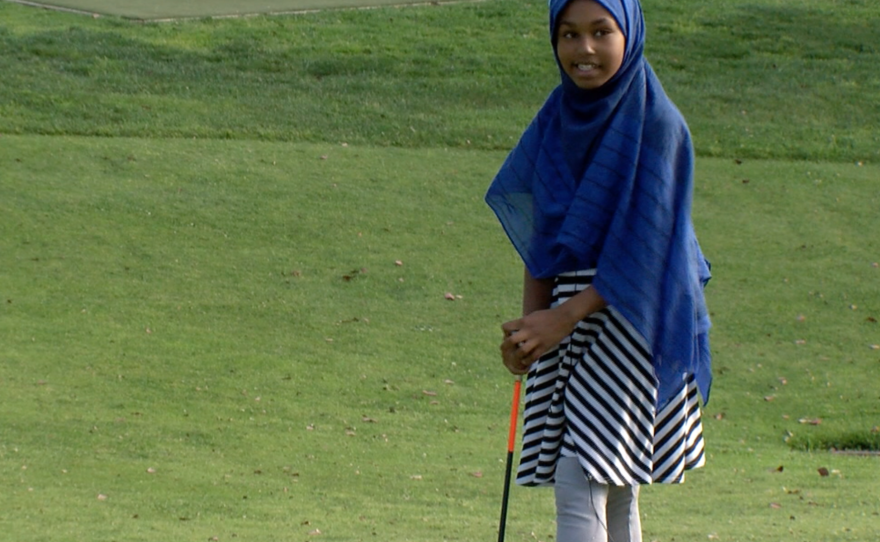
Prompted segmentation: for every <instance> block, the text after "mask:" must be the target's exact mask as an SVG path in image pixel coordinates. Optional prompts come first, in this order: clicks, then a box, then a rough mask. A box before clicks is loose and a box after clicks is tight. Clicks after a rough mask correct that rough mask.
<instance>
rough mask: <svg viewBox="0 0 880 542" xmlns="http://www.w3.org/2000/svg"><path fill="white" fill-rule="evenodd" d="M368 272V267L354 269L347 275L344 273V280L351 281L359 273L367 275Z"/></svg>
mask: <svg viewBox="0 0 880 542" xmlns="http://www.w3.org/2000/svg"><path fill="white" fill-rule="evenodd" d="M366 273H367V268H366V267H361V268H360V269H352V270H351V271H349V272H348V273H346V274H345V275H342V280H344V281H345V282H351V281H352V280H354V279H356V278H357V277H358V276H359V275H365V274H366Z"/></svg>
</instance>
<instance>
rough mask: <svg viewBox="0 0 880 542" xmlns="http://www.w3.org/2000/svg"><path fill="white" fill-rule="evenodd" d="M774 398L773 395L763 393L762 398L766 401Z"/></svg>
mask: <svg viewBox="0 0 880 542" xmlns="http://www.w3.org/2000/svg"><path fill="white" fill-rule="evenodd" d="M774 399H776V396H775V395H765V396H764V400H765V401H767V402H768V403H769V402H770V401H772V400H774Z"/></svg>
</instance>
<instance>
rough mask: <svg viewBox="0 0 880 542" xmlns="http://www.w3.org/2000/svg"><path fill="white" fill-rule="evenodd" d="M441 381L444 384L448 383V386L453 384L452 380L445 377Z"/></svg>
mask: <svg viewBox="0 0 880 542" xmlns="http://www.w3.org/2000/svg"><path fill="white" fill-rule="evenodd" d="M443 383H444V384H448V385H450V386H451V385H453V384H455V382H453V381H452V380H449V379H448V378H447V379H446V380H444V381H443Z"/></svg>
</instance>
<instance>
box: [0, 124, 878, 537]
mask: <svg viewBox="0 0 880 542" xmlns="http://www.w3.org/2000/svg"><path fill="white" fill-rule="evenodd" d="M2 141H3V143H4V144H3V146H2V149H3V150H2V151H0V159H2V160H3V163H4V164H7V165H8V166H11V167H7V168H6V169H5V171H6V172H7V176H6V177H5V183H4V184H5V187H6V188H5V190H6V193H7V194H9V195H10V197H8V198H7V199H5V200H4V202H3V206H4V207H3V209H2V210H3V216H4V217H6V218H5V220H4V221H3V222H2V224H3V227H4V230H3V231H2V232H0V233H2V235H0V239H2V240H3V241H2V243H3V244H2V246H0V254H3V262H2V263H3V266H2V267H3V269H6V270H14V272H6V273H5V274H4V275H3V276H2V277H3V282H2V285H3V286H2V290H3V292H4V297H5V299H4V300H3V301H4V304H3V306H2V313H0V328H2V329H4V330H5V334H6V339H5V341H4V344H5V348H4V352H3V354H2V356H3V363H2V364H0V366H2V372H0V383H2V386H3V388H4V396H5V397H6V398H7V406H6V407H5V408H4V421H3V426H4V438H3V442H2V445H0V466H2V467H0V468H2V472H3V473H4V477H5V478H6V482H7V483H8V487H10V489H11V491H9V492H6V493H4V495H3V497H2V499H3V501H2V504H3V506H2V508H3V510H4V511H5V512H4V513H5V514H7V519H8V520H11V521H10V523H9V524H10V525H11V528H12V529H14V532H16V533H17V534H18V536H19V537H18V538H17V540H57V539H64V538H65V536H64V535H63V533H67V536H73V537H76V538H81V537H83V536H86V534H85V533H87V532H89V533H92V535H91V536H92V538H91V539H96V540H101V539H103V540H110V539H113V538H118V537H122V538H125V539H127V540H151V539H156V537H157V536H158V537H160V538H169V537H171V538H181V537H184V538H192V537H205V538H208V537H211V536H220V537H222V538H224V539H229V538H230V536H231V533H235V534H237V535H238V537H239V538H242V539H251V540H260V539H261V535H264V534H265V533H266V532H267V529H268V530H270V531H273V532H274V531H284V532H290V533H293V534H292V535H291V539H294V540H299V539H306V538H307V537H308V533H309V532H311V531H313V530H314V529H319V530H321V531H322V533H323V538H322V540H360V539H369V538H371V537H372V536H373V535H372V533H373V532H376V533H377V534H376V536H379V537H381V538H382V539H384V540H444V539H448V540H470V539H472V538H474V537H475V534H476V535H477V536H476V537H477V538H485V537H490V536H492V534H491V533H492V530H493V529H494V522H495V518H496V517H497V502H498V501H497V499H498V489H499V487H500V482H501V475H502V463H501V460H502V457H503V438H499V435H502V434H503V432H504V423H505V419H504V418H505V416H504V411H505V405H506V402H507V400H508V396H509V387H508V385H507V382H508V379H507V378H506V377H504V375H503V373H502V372H501V371H499V369H498V367H497V365H496V364H495V363H494V362H493V361H492V360H493V359H494V358H495V355H496V354H495V347H494V344H495V341H496V339H497V337H496V336H495V335H496V333H495V331H494V326H493V325H492V324H491V323H492V322H497V321H499V320H500V319H501V318H502V317H503V316H507V315H510V314H513V313H515V310H516V309H515V306H516V300H515V299H514V296H511V295H510V292H511V291H514V290H515V289H516V282H517V272H516V267H517V266H516V263H515V256H514V255H513V254H511V251H510V250H509V248H508V247H507V245H506V243H505V242H504V240H503V239H502V238H501V235H500V233H499V232H498V229H497V228H496V227H495V226H494V225H493V223H492V219H491V217H490V216H488V215H487V214H486V213H485V212H484V210H483V208H482V203H481V202H480V201H479V192H480V187H482V186H484V185H485V180H486V178H487V177H488V176H490V175H491V172H492V171H493V170H494V168H495V167H497V164H498V162H499V161H500V160H501V159H502V157H503V153H486V152H474V151H443V150H425V149H419V150H388V149H367V148H357V147H342V146H338V145H337V146H330V145H296V146H293V147H291V146H290V145H288V144H281V143H260V142H252V143H240V142H224V141H161V140H137V139H134V140H128V139H121V138H119V139H101V140H89V139H81V138H53V139H51V140H47V139H45V138H41V137H18V136H5V137H3V138H2ZM46 153H48V154H50V155H51V156H53V160H51V161H46V160H45V159H44V156H45V155H46ZM323 157H326V158H323ZM389 163H393V164H395V167H388V164H389ZM700 168H701V169H700V172H699V175H700V178H701V179H703V180H704V181H703V182H701V183H700V187H701V188H700V190H699V192H698V194H697V209H698V215H697V224H698V227H699V229H700V233H701V235H702V238H703V242H704V245H705V246H706V247H707V249H708V250H709V251H711V255H712V257H713V259H714V260H715V266H716V267H715V269H716V281H715V282H714V283H713V285H712V287H711V288H710V301H711V303H712V307H713V310H714V318H715V323H716V326H717V327H716V332H715V335H714V349H715V351H716V358H717V365H718V371H717V374H718V377H717V381H716V389H715V392H714V396H713V398H712V403H711V404H710V408H709V410H708V411H707V414H708V416H707V420H706V430H707V440H708V442H709V446H710V448H709V450H710V461H711V465H712V466H711V468H709V469H706V471H704V472H699V473H695V474H694V475H693V476H691V480H690V482H689V483H688V484H687V486H686V488H681V489H679V488H653V489H650V490H646V492H645V497H644V501H645V525H646V527H645V528H646V532H647V533H648V534H649V535H650V536H652V537H653V538H652V539H660V540H668V539H670V538H671V537H673V536H675V537H684V539H694V538H695V537H697V535H699V538H703V537H705V536H707V535H709V534H713V533H715V534H719V533H720V534H719V536H720V535H724V539H727V540H763V539H764V538H762V536H763V534H766V533H767V532H768V531H769V532H773V533H776V534H777V535H778V539H780V540H801V539H803V538H802V537H803V536H805V535H804V533H820V532H821V533H825V534H823V535H822V536H823V538H814V539H815V540H872V539H873V538H872V537H876V535H877V534H878V532H877V530H876V524H877V522H876V517H877V516H876V514H878V513H880V505H878V503H877V500H876V496H875V494H874V492H873V485H874V480H875V478H874V474H873V473H874V472H875V469H876V464H875V463H876V461H875V460H872V459H871V458H868V459H867V460H866V459H864V458H848V457H839V456H828V455H827V454H804V453H793V452H791V451H790V450H789V449H788V447H787V446H786V445H785V443H784V439H785V437H786V434H787V432H791V433H794V434H795V435H813V434H819V433H821V432H826V433H828V432H831V433H837V434H843V433H859V434H862V435H868V434H870V428H871V427H872V426H873V425H874V424H876V423H877V419H878V416H880V410H878V408H877V404H876V397H874V396H873V395H871V390H870V389H867V388H865V387H864V386H863V382H864V379H865V378H866V375H870V374H875V373H876V371H877V365H878V361H880V355H878V353H877V351H874V350H871V349H870V341H872V340H876V337H877V333H878V332H877V324H876V323H873V322H870V321H867V320H866V318H868V317H869V316H875V317H876V316H880V299H878V296H877V293H876V288H875V287H874V284H876V281H877V280H878V273H880V269H877V268H875V267H873V266H872V265H871V263H872V262H873V261H876V260H877V259H878V257H877V256H878V253H880V247H878V246H877V242H876V239H875V236H873V235H872V233H871V232H870V231H866V230H865V229H864V228H863V223H864V219H863V218H861V219H860V218H858V217H864V216H868V215H869V214H870V212H871V209H874V208H876V205H877V203H878V199H880V194H878V191H877V189H876V188H875V187H874V185H873V182H874V179H876V176H877V174H878V173H880V171H878V169H877V167H875V166H865V167H857V166H847V167H845V168H841V167H839V166H833V165H825V166H822V165H806V164H802V165H792V164H790V163H783V162H770V163H766V162H754V163H751V162H746V163H744V164H741V165H737V164H736V163H734V161H732V160H711V159H704V160H702V161H701V162H700ZM414 171H416V172H418V173H419V175H418V179H417V180H415V179H414V177H413V175H412V172H414ZM379 172H381V174H380V173H379ZM838 175H840V177H838ZM744 178H748V179H749V183H743V179H744ZM820 180H821V182H817V181H820ZM426 197H427V198H429V200H430V201H431V204H430V205H423V204H422V202H424V201H426ZM782 207H785V208H786V209H788V211H789V212H788V213H785V214H782V213H778V212H777V210H778V209H779V208H782ZM388 209H395V212H394V213H388V212H387V210H388ZM731 210H734V211H736V212H731ZM733 232H735V233H733ZM426 238H427V239H435V240H437V241H436V242H432V243H425V241H424V239H426ZM396 260H400V261H401V262H402V263H403V265H402V266H398V265H396V264H395V261H396ZM361 269H365V270H366V271H361ZM355 271H356V272H355ZM345 276H349V277H352V278H351V280H346V279H345V278H344V277H345ZM401 279H403V280H402V281H401ZM446 292H451V293H454V294H458V295H461V296H462V298H461V299H460V300H457V301H454V302H453V301H448V300H446V299H445V295H444V294H445V293H446ZM768 300H772V301H771V302H769V303H768ZM850 305H857V309H856V310H853V309H852V308H850ZM799 315H803V316H804V319H803V321H799V319H798V316H799ZM799 341H805V343H804V344H797V342H799ZM780 378H784V379H786V383H785V384H783V383H782V382H781V381H780V380H779V379H780ZM447 380H448V381H451V382H452V383H447ZM425 391H428V392H435V393H436V395H430V394H426V393H425ZM328 396H329V397H332V398H333V399H332V400H329V401H328V400H327V397H328ZM767 397H773V400H772V401H768V400H767V399H766V398H767ZM799 418H811V419H812V418H821V419H822V420H823V423H822V425H820V426H809V425H802V424H799V423H798V421H797V420H798V419H799ZM196 465H197V466H198V467H197V468H196V467H195V466H196ZM779 466H783V467H784V472H782V473H779V472H776V471H775V470H774V469H776V468H777V467H779ZM823 466H824V467H826V468H828V469H829V470H830V471H834V470H836V471H838V472H836V473H834V474H833V475H832V476H831V477H829V478H822V477H820V476H819V475H818V474H817V473H816V469H817V468H819V467H823ZM25 467H26V468H25ZM150 468H153V469H155V470H156V472H155V474H149V473H148V472H147V469H150ZM474 473H481V474H482V476H481V477H477V476H475V475H474ZM783 487H784V489H781V488H783ZM98 494H103V495H106V496H107V500H106V501H98V500H97V495H98ZM670 494H673V495H674V496H672V495H670ZM514 503H515V505H514V509H513V511H512V517H511V522H512V523H511V525H512V527H511V529H512V535H511V537H512V538H511V539H513V540H527V539H529V534H528V533H529V532H530V531H533V530H539V531H540V530H542V529H543V534H542V533H540V532H539V535H540V536H546V535H547V534H550V533H552V520H551V518H552V514H551V512H550V509H549V508H548V507H549V506H550V499H549V495H548V493H546V492H542V491H530V490H523V489H517V490H516V491H515V492H514ZM706 503H709V504H710V505H711V506H710V507H709V509H708V510H706V509H705V508H701V507H704V506H705V504H706ZM771 503H776V504H778V505H781V506H782V508H772V507H771ZM694 508H701V510H702V511H701V512H700V514H699V515H696V516H695V515H694V514H693V509H694ZM731 510H733V511H735V513H736V515H742V516H744V517H748V518H749V520H750V524H749V525H742V524H741V523H739V522H734V523H733V524H728V521H730V520H731V515H730V513H731V512H730V511H731ZM682 515H683V517H686V518H689V519H687V520H686V521H684V522H682V521H680V520H679V518H680V517H682ZM789 515H794V516H795V517H796V518H797V520H798V521H797V523H791V521H792V520H790V519H787V518H788V517H789ZM181 518H184V520H181ZM34 521H40V524H41V525H43V526H44V528H45V529H46V531H45V532H46V533H47V534H45V535H41V534H37V533H29V532H28V529H27V525H29V524H30V523H31V522H34ZM98 525H100V527H96V526H98ZM96 528H97V529H98V531H95V529H96ZM789 528H792V529H793V532H794V534H787V533H788V529H789ZM844 528H849V529H851V531H843V529H844ZM157 533H159V534H157ZM798 533H800V534H798ZM689 537H694V538H689ZM677 539H682V538H677Z"/></svg>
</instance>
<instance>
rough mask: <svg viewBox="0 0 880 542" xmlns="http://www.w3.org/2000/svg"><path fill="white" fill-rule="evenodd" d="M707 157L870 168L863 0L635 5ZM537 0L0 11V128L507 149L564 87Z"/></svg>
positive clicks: (650, 47) (871, 51)
mask: <svg viewBox="0 0 880 542" xmlns="http://www.w3.org/2000/svg"><path fill="white" fill-rule="evenodd" d="M644 8H645V13H646V18H647V22H648V42H647V55H648V58H649V59H650V60H651V62H652V63H653V65H654V66H655V68H656V71H657V72H658V74H659V75H660V78H661V80H662V81H663V82H664V84H665V86H666V89H667V91H668V93H669V94H670V95H671V96H672V97H673V99H674V100H675V102H676V103H677V104H678V106H679V107H680V109H681V110H682V111H683V113H684V114H685V117H686V118H687V119H688V121H689V123H690V125H691V128H692V130H693V132H694V139H695V142H696V147H697V152H698V154H699V155H701V156H715V157H718V156H737V157H740V158H780V159H783V158H784V159H799V160H800V159H806V160H833V161H849V162H856V161H863V162H876V161H877V160H878V158H880V139H878V136H877V134H876V130H874V127H875V126H876V125H877V124H878V123H880V105H878V104H880V83H878V79H877V75H876V70H874V69H873V68H872V66H874V65H876V64H877V63H878V62H880V49H878V47H877V46H876V39H875V36H877V35H878V34H880V26H878V25H880V7H878V5H877V4H876V3H875V2H871V1H868V0H865V1H842V0H841V1H837V2H832V3H829V2H826V1H822V0H808V1H804V2H799V3H798V4H797V5H796V6H794V5H792V4H791V2H782V1H780V0H762V2H760V3H758V4H755V5H751V4H750V5H748V6H744V5H742V4H738V3H731V2H724V1H721V0H713V1H710V2H705V1H697V0H687V1H682V2H676V3H669V2H659V1H656V0H650V1H646V2H645V6H644ZM545 10H546V7H545V5H544V4H543V3H541V2H535V3H523V2H509V1H500V0H494V1H487V2H478V3H463V4H454V5H440V6H432V5H422V6H415V7H406V8H388V7H386V8H379V9H372V10H365V11H326V12H321V13H308V14H300V15H289V16H275V17H268V16H267V17H254V18H247V19H225V20H215V19H204V20H189V21H180V22H174V23H161V24H156V23H152V24H134V23H131V22H128V21H124V20H121V19H117V18H112V17H110V18H106V17H105V18H99V19H91V18H85V17H81V16H76V15H72V14H63V13H54V12H47V11H41V10H34V9H32V8H27V7H23V6H20V5H16V4H11V3H7V2H4V3H0V21H2V23H0V47H2V48H3V50H4V51H5V54H4V55H2V56H0V72H2V73H3V74H4V84H3V86H2V87H0V132H5V133H17V134H48V135H94V136H108V137H110V136H112V137H118V136H122V137H173V138H191V137H198V138H211V139H238V140H272V141H303V142H330V143H340V142H348V143H350V144H359V145H379V146H394V147H407V148H423V147H455V148H478V149H488V150H503V149H508V148H510V147H511V146H512V144H513V143H514V142H515V140H516V139H517V138H518V137H519V135H520V133H521V132H522V130H523V128H524V127H525V125H526V124H527V123H528V122H529V120H530V119H531V118H532V116H533V115H534V113H535V111H536V110H537V109H538V108H539V107H540V105H541V103H542V102H543V100H544V99H545V98H546V96H547V93H548V92H549V91H550V89H552V87H553V86H555V85H556V84H557V83H558V80H559V75H558V71H557V69H556V66H555V64H554V62H553V57H552V54H551V51H550V45H549V41H548V38H547V29H546V13H545Z"/></svg>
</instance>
